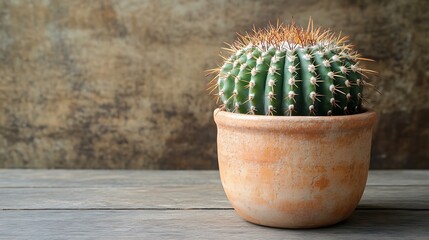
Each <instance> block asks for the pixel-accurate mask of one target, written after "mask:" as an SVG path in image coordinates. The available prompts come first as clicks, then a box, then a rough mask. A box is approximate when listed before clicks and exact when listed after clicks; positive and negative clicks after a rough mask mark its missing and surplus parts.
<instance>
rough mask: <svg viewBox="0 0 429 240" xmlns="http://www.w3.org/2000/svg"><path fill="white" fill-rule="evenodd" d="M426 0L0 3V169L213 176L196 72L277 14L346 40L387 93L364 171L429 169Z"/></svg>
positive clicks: (204, 101)
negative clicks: (196, 171)
mask: <svg viewBox="0 0 429 240" xmlns="http://www.w3.org/2000/svg"><path fill="white" fill-rule="evenodd" d="M428 5H429V4H428V1H427V0H402V1H372V0H371V1H370V0H368V1H363V0H354V1H344V0H301V1H275V0H255V1H247V0H242V1H239V0H231V1H228V0H216V1H211V0H188V1H185V0H152V1H150V0H147V1H145V0H118V1H114V0H111V1H109V0H106V1H100V0H91V1H87V0H72V1H60V0H58V1H50V0H40V1H39V0H34V1H30V0H28V1H24V0H10V1H7V0H0V83H1V85H0V167H3V168H11V167H13V168H20V167H23V168H132V169H141V168H145V169H215V168H216V167H217V163H216V161H217V160H216V143H215V142H216V128H215V125H214V122H213V120H212V111H213V109H214V108H215V104H214V102H213V97H211V96H208V95H207V92H206V87H207V85H206V84H207V82H208V80H209V79H208V78H207V77H205V73H204V70H205V69H209V68H212V67H215V66H216V65H217V64H218V63H219V60H220V59H219V58H218V54H219V50H220V48H221V47H223V46H224V44H223V43H224V42H232V41H233V40H234V38H235V37H236V34H235V33H236V32H243V31H246V30H250V29H251V27H252V25H253V24H254V25H255V26H256V27H262V26H264V25H266V23H268V21H271V22H275V21H276V19H277V18H278V19H281V20H286V21H289V20H290V19H291V17H292V16H294V18H295V21H296V22H297V23H298V24H300V25H303V26H306V23H307V21H308V18H309V17H310V16H312V17H313V18H314V19H315V22H316V23H317V24H318V25H321V26H325V27H329V28H331V29H332V30H335V31H339V30H342V31H343V33H344V34H347V35H351V41H352V42H354V43H355V44H356V46H357V48H358V50H359V51H360V52H361V53H362V55H364V56H366V57H368V58H372V59H375V60H376V62H375V63H371V64H370V66H369V67H370V68H372V69H375V70H377V71H378V72H379V73H380V74H379V76H377V77H374V78H373V82H374V83H376V84H377V85H378V88H379V90H380V91H381V92H382V93H383V94H382V95H376V96H375V97H372V98H371V99H369V100H368V101H369V104H368V105H369V106H372V107H374V108H375V109H377V110H378V112H379V113H380V115H379V121H378V125H377V128H376V129H375V138H374V147H373V154H372V167H373V168H429V120H428V119H429V71H428V67H429V61H428V60H429V59H428V58H429V47H428V45H429V41H428V39H429V36H428V32H429V14H428V12H429V7H428Z"/></svg>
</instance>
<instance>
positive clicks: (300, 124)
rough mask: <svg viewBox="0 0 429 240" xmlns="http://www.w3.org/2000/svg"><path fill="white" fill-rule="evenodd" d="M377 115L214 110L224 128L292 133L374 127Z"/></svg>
mask: <svg viewBox="0 0 429 240" xmlns="http://www.w3.org/2000/svg"><path fill="white" fill-rule="evenodd" d="M376 118H377V114H376V112H375V111H374V110H370V109H369V110H366V111H365V112H363V113H358V114H352V115H341V116H265V115H249V114H239V113H232V112H226V111H222V110H221V109H219V108H217V109H215V110H214V120H215V122H216V124H217V125H221V126H223V127H234V128H237V127H240V128H250V129H261V130H262V129H264V130H267V129H271V130H275V129H279V128H282V130H286V129H289V130H290V131H301V132H302V131H304V132H305V131H306V129H307V130H309V131H313V132H314V131H324V130H323V129H324V128H326V127H328V126H329V128H330V129H331V130H332V127H334V126H335V127H336V128H338V129H341V130H347V129H350V130H351V129H356V128H365V127H372V126H373V124H374V122H375V120H376Z"/></svg>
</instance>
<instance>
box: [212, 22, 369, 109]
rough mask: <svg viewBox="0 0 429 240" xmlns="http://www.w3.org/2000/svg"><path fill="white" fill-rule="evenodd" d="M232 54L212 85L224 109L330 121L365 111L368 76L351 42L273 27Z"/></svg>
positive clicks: (243, 40)
mask: <svg viewBox="0 0 429 240" xmlns="http://www.w3.org/2000/svg"><path fill="white" fill-rule="evenodd" d="M227 50H229V52H231V53H232V54H231V55H230V56H228V57H224V59H225V62H224V63H223V65H222V66H221V67H219V68H216V69H213V70H212V73H217V75H216V77H215V78H213V80H212V81H211V83H212V87H211V90H212V91H215V90H218V92H217V94H216V95H217V97H218V101H221V105H220V108H222V109H224V110H226V111H230V112H237V113H244V114H257V115H280V116H281V115H289V116H293V115H298V116H310V115H317V116H326V115H328V116H329V115H344V114H355V113H360V112H362V111H363V108H362V99H363V89H364V87H365V86H371V85H370V84H369V83H367V82H366V81H365V79H366V78H367V75H366V73H373V72H374V71H371V70H368V69H365V68H363V67H361V66H360V65H361V64H360V62H361V61H365V60H369V59H366V58H361V57H360V56H359V55H358V54H357V52H356V51H354V50H353V49H352V45H350V44H348V43H347V37H340V36H339V35H336V34H334V33H332V32H331V31H329V30H321V29H320V28H317V29H315V28H314V27H313V21H312V19H311V18H310V21H309V24H308V27H307V29H303V28H299V27H296V26H295V24H294V23H291V24H289V25H281V24H278V23H277V25H276V26H274V25H271V24H270V25H269V26H268V27H267V28H265V29H260V30H256V29H253V32H252V33H250V34H249V33H246V34H245V35H240V38H239V39H238V40H237V41H236V42H235V43H233V44H231V45H229V48H228V49H227Z"/></svg>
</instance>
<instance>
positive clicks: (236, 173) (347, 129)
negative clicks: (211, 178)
mask: <svg viewBox="0 0 429 240" xmlns="http://www.w3.org/2000/svg"><path fill="white" fill-rule="evenodd" d="M214 119H215V122H216V124H217V128H218V133H217V134H218V135H217V144H218V158H219V171H220V177H221V180H222V185H223V188H224V190H225V193H226V195H227V197H228V199H229V201H230V202H231V204H232V206H233V207H234V209H235V210H236V212H237V213H238V214H239V215H240V216H241V217H242V218H244V219H245V220H247V221H249V222H252V223H256V224H260V225H266V226H271V227H281V228H314V227H322V226H327V225H331V224H335V223H338V222H340V221H342V220H344V219H346V218H348V217H349V216H350V215H351V214H352V213H353V210H354V209H355V208H356V206H357V204H358V202H359V200H360V198H361V197H362V194H363V191H364V188H365V185H366V180H367V176H368V167H369V160H370V150H371V136H372V128H373V126H374V122H375V119H376V114H375V112H373V111H368V112H365V113H361V114H356V115H347V116H332V117H308V116H305V117H278V116H277V117H276V116H254V115H245V114H237V113H229V112H224V111H219V110H215V112H214Z"/></svg>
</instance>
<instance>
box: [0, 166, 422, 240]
mask: <svg viewBox="0 0 429 240" xmlns="http://www.w3.org/2000/svg"><path fill="white" fill-rule="evenodd" d="M0 207H1V211H0V239H347V240H351V239H426V240H427V239H429V171H417V170H404V171H370V175H369V179H368V184H367V187H366V190H365V193H364V196H363V198H362V200H361V202H360V204H359V206H358V208H357V210H356V211H355V213H354V214H353V216H352V217H351V218H350V219H348V220H346V221H345V222H342V223H340V224H337V225H335V226H333V227H329V228H321V229H311V230H285V229H275V228H268V227H261V226H258V225H254V224H251V223H248V222H245V221H244V220H242V219H241V218H240V217H238V216H237V215H236V214H235V212H234V210H233V209H232V207H231V205H230V204H229V202H228V200H227V198H226V196H225V194H224V192H223V189H222V186H221V183H220V180H219V173H218V172H217V171H125V170H7V169H4V170H0Z"/></svg>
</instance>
